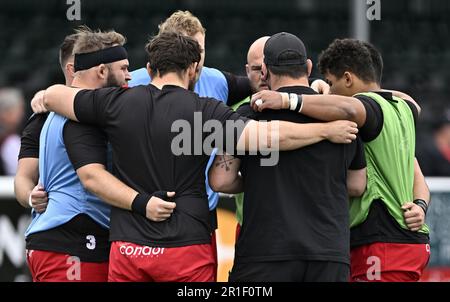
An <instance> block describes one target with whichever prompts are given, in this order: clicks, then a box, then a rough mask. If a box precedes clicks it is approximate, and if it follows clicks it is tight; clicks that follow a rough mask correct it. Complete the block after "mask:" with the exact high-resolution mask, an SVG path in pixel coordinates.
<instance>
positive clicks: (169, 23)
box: [159, 10, 206, 37]
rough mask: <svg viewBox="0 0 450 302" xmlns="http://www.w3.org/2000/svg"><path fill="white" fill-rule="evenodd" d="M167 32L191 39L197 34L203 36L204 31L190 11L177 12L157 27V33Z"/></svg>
mask: <svg viewBox="0 0 450 302" xmlns="http://www.w3.org/2000/svg"><path fill="white" fill-rule="evenodd" d="M168 31H172V32H176V33H179V34H182V35H187V36H191V37H192V36H194V35H195V34H197V33H202V34H205V32H206V29H205V28H204V27H203V25H202V23H201V22H200V20H199V19H198V18H197V17H196V16H194V15H193V14H192V13H191V12H190V11H187V10H186V11H181V10H179V11H176V12H174V13H173V14H172V15H171V16H170V17H169V18H167V19H166V21H164V22H163V23H161V24H160V25H159V33H163V32H168Z"/></svg>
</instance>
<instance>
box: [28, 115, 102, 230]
mask: <svg viewBox="0 0 450 302" xmlns="http://www.w3.org/2000/svg"><path fill="white" fill-rule="evenodd" d="M66 122H67V119H66V118H65V117H62V116H60V115H57V114H55V113H53V112H52V113H50V114H49V116H48V118H47V120H46V121H45V124H44V126H43V127H42V131H41V136H40V140H39V175H40V183H41V184H42V185H43V186H44V188H45V190H46V191H47V193H48V205H47V209H46V210H45V212H43V213H42V214H38V213H36V212H34V211H33V220H32V221H31V224H30V226H29V227H28V229H27V230H26V232H25V236H26V237H27V236H28V235H30V234H33V233H37V232H41V231H46V230H49V229H52V228H55V227H58V226H60V225H63V224H65V223H66V222H68V221H70V220H71V219H72V218H73V217H75V216H77V215H79V214H87V215H88V216H89V217H90V218H92V219H93V220H94V221H95V222H97V223H98V224H99V225H100V226H102V227H104V228H109V215H110V206H109V205H107V204H106V203H104V202H102V201H101V200H100V199H98V198H97V197H96V196H94V195H93V194H91V193H89V192H88V191H87V190H85V189H84V187H83V185H82V184H81V181H80V179H79V178H78V176H77V173H76V172H75V169H74V168H73V166H72V163H71V162H70V159H69V157H68V155H67V151H66V147H65V145H64V138H63V129H64V125H65V123H66Z"/></svg>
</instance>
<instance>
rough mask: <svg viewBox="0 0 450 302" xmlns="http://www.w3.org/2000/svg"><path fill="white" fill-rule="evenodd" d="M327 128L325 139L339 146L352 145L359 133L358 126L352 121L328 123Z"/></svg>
mask: <svg viewBox="0 0 450 302" xmlns="http://www.w3.org/2000/svg"><path fill="white" fill-rule="evenodd" d="M325 126H326V134H325V138H326V139H327V140H329V141H331V142H333V143H337V144H350V143H351V142H352V141H354V140H355V139H356V134H357V133H358V125H357V124H356V123H355V122H351V121H334V122H329V123H326V124H325Z"/></svg>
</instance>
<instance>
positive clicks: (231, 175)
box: [208, 154, 244, 194]
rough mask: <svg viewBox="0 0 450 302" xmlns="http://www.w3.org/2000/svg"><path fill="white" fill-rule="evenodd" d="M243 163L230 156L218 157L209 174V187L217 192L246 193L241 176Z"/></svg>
mask: <svg viewBox="0 0 450 302" xmlns="http://www.w3.org/2000/svg"><path fill="white" fill-rule="evenodd" d="M240 165H241V161H240V160H239V159H238V158H236V157H233V156H231V155H228V154H224V155H216V158H215V159H214V163H213V164H212V166H211V168H210V169H209V172H208V179H209V185H210V186H211V189H213V190H214V191H216V192H223V193H229V194H235V193H240V192H242V191H244V182H243V180H242V176H241V175H240V174H239V166H240Z"/></svg>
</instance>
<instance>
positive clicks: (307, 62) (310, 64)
mask: <svg viewBox="0 0 450 302" xmlns="http://www.w3.org/2000/svg"><path fill="white" fill-rule="evenodd" d="M306 67H307V70H308V77H309V76H310V75H311V72H312V68H313V63H312V61H311V60H310V59H308V60H306Z"/></svg>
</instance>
